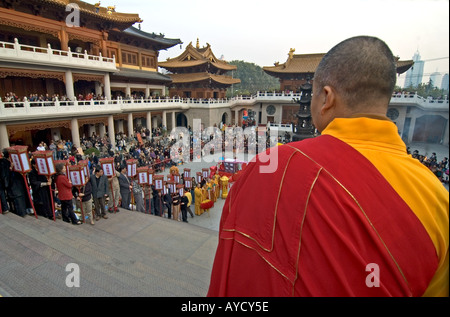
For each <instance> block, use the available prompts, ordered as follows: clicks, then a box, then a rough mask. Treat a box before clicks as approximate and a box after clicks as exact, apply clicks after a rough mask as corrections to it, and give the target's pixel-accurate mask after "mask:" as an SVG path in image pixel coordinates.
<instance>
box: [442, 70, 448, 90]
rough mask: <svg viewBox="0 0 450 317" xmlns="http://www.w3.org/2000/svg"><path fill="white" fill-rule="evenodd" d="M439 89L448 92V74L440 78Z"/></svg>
mask: <svg viewBox="0 0 450 317" xmlns="http://www.w3.org/2000/svg"><path fill="white" fill-rule="evenodd" d="M441 89H444V90H447V91H448V74H444V76H443V77H442V83H441Z"/></svg>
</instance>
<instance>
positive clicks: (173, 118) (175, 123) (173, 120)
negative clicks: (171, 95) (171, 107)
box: [171, 111, 177, 130]
mask: <svg viewBox="0 0 450 317" xmlns="http://www.w3.org/2000/svg"><path fill="white" fill-rule="evenodd" d="M176 126H177V122H176V119H175V111H173V112H172V127H171V128H172V130H173V129H175V128H176Z"/></svg>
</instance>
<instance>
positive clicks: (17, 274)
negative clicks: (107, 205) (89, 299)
mask: <svg viewBox="0 0 450 317" xmlns="http://www.w3.org/2000/svg"><path fill="white" fill-rule="evenodd" d="M108 216H109V219H101V220H99V221H97V222H96V224H95V225H94V226H92V225H90V224H87V223H86V224H82V225H79V226H74V225H71V224H67V223H64V222H62V221H61V220H57V221H56V222H54V221H50V220H48V219H45V218H42V217H39V219H35V218H34V217H33V216H27V217H25V218H21V217H18V216H16V215H14V214H12V213H8V214H6V215H1V216H0V239H1V240H2V242H1V243H0V295H3V296H7V295H11V296H205V295H206V292H207V290H208V286H209V277H210V273H211V267H212V261H213V259H214V253H215V249H216V247H217V232H216V231H213V230H209V229H205V228H202V227H198V226H195V225H189V224H186V223H182V222H177V221H173V220H169V219H164V218H160V217H155V216H152V215H147V214H142V213H138V212H135V211H128V210H123V209H121V211H120V212H119V213H116V214H109V215H108ZM69 263H75V264H77V265H78V266H79V268H80V287H78V288H75V287H74V288H69V287H67V286H66V283H65V282H66V277H67V275H68V274H69V273H70V272H66V270H65V269H66V266H67V264H69ZM2 290H3V293H4V294H2Z"/></svg>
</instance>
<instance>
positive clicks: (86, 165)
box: [78, 160, 89, 176]
mask: <svg viewBox="0 0 450 317" xmlns="http://www.w3.org/2000/svg"><path fill="white" fill-rule="evenodd" d="M78 165H81V166H83V170H84V176H89V162H88V160H83V161H78Z"/></svg>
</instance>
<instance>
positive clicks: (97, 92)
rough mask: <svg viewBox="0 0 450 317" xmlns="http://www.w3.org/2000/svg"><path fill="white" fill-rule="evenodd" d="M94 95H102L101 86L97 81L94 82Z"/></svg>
mask: <svg viewBox="0 0 450 317" xmlns="http://www.w3.org/2000/svg"><path fill="white" fill-rule="evenodd" d="M95 95H96V96H98V95H100V96H101V95H103V90H102V85H101V84H100V83H99V82H98V81H96V82H95Z"/></svg>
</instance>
